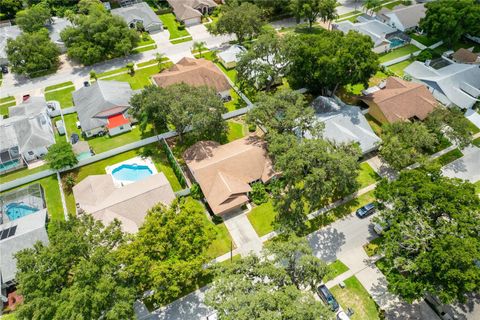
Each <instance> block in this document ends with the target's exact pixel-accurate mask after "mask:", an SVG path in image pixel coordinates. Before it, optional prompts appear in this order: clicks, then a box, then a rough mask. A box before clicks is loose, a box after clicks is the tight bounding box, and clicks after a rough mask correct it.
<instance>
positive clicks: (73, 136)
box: [70, 133, 80, 144]
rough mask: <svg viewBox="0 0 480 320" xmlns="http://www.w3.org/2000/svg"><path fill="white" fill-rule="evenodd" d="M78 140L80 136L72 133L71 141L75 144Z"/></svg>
mask: <svg viewBox="0 0 480 320" xmlns="http://www.w3.org/2000/svg"><path fill="white" fill-rule="evenodd" d="M78 140H80V137H79V136H78V134H76V133H72V135H71V136H70V141H71V143H72V144H75V143H77V142H78Z"/></svg>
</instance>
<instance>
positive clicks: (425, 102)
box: [362, 77, 437, 123]
mask: <svg viewBox="0 0 480 320" xmlns="http://www.w3.org/2000/svg"><path fill="white" fill-rule="evenodd" d="M362 99H364V100H370V101H373V102H374V103H375V104H376V105H377V106H378V107H379V109H380V110H381V111H382V113H383V114H384V115H385V118H386V119H387V120H388V122H390V123H392V122H397V121H405V120H408V119H410V118H413V117H417V118H418V119H420V120H423V119H425V118H426V117H427V115H428V114H429V113H430V112H432V111H433V109H434V108H435V107H436V106H437V101H436V100H435V98H434V97H433V95H432V94H431V93H430V91H428V89H427V88H426V87H425V86H424V85H423V84H420V83H414V82H408V81H405V80H402V79H400V78H396V77H389V78H388V79H387V82H386V86H385V88H384V89H381V90H378V91H376V92H374V93H372V94H370V95H368V96H366V97H363V98H362Z"/></svg>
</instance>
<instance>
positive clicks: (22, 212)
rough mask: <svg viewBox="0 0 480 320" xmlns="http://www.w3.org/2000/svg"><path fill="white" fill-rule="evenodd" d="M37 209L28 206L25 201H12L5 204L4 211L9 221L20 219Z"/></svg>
mask: <svg viewBox="0 0 480 320" xmlns="http://www.w3.org/2000/svg"><path fill="white" fill-rule="evenodd" d="M37 211H38V209H37V208H33V207H30V206H28V205H26V204H25V203H18V202H13V203H9V204H7V205H6V206H5V212H6V214H7V216H8V219H9V220H10V221H12V220H16V219H20V218H22V217H25V216H28V215H29V214H32V213H34V212H37Z"/></svg>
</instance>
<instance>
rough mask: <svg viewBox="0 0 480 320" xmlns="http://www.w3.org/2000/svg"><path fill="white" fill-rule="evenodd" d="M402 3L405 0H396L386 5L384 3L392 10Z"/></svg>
mask: <svg viewBox="0 0 480 320" xmlns="http://www.w3.org/2000/svg"><path fill="white" fill-rule="evenodd" d="M402 3H403V0H398V1H394V2H391V3H389V4H386V5H384V7H385V8H388V9H390V10H392V9H393V8H395V7H396V6H398V5H400V4H402Z"/></svg>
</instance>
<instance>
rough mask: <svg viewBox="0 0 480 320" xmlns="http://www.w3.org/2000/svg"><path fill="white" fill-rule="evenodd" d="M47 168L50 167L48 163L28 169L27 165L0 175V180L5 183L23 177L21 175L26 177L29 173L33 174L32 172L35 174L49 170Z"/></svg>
mask: <svg viewBox="0 0 480 320" xmlns="http://www.w3.org/2000/svg"><path fill="white" fill-rule="evenodd" d="M47 169H48V167H47V165H46V164H44V165H43V166H39V167H36V168H33V169H28V168H27V167H24V168H22V169H18V170H15V171H11V172H8V173H5V174H2V175H0V182H1V183H5V182H8V181H12V180H15V179H18V178H21V177H26V176H28V175H31V174H34V173H37V172H40V171H43V170H47Z"/></svg>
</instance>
